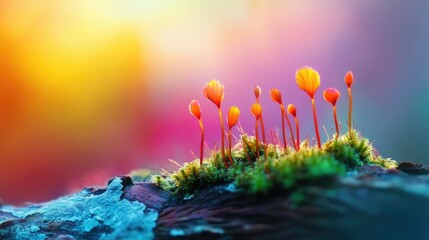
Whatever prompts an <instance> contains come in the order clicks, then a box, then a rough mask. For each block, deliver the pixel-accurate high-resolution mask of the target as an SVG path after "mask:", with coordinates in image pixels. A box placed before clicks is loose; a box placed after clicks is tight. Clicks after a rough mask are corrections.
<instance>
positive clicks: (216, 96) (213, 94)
mask: <svg viewBox="0 0 429 240" xmlns="http://www.w3.org/2000/svg"><path fill="white" fill-rule="evenodd" d="M203 92H204V96H205V97H206V98H207V99H208V100H210V101H212V102H213V103H214V104H216V106H217V107H218V108H220V104H221V103H222V100H223V96H224V86H223V85H222V84H221V83H220V82H219V81H216V80H211V81H210V82H207V83H206V86H205V87H204V90H203Z"/></svg>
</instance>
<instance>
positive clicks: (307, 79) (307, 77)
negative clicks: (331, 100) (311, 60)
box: [295, 67, 320, 98]
mask: <svg viewBox="0 0 429 240" xmlns="http://www.w3.org/2000/svg"><path fill="white" fill-rule="evenodd" d="M295 77H296V84H298V87H299V88H300V89H301V90H304V91H305V92H307V94H308V95H309V96H310V97H311V98H313V97H314V94H315V93H316V91H317V89H318V88H319V86H320V75H319V73H318V72H317V71H316V70H314V69H312V68H310V67H303V68H300V69H298V71H296V74H295Z"/></svg>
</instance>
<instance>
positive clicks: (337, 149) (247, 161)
mask: <svg viewBox="0 0 429 240" xmlns="http://www.w3.org/2000/svg"><path fill="white" fill-rule="evenodd" d="M255 143H256V140H255V138H254V137H249V136H247V135H242V136H241V141H239V143H238V144H237V145H235V146H234V148H233V150H232V154H231V155H232V159H233V163H234V164H233V165H232V166H229V167H228V168H226V167H225V165H224V164H223V162H222V158H221V154H220V152H218V151H213V152H212V154H211V156H210V157H209V158H207V159H205V160H204V163H203V164H202V165H200V164H199V161H198V160H195V161H192V162H189V163H185V164H184V165H183V167H181V168H180V169H179V170H177V171H176V172H175V173H173V174H170V175H169V176H160V175H155V176H153V177H152V182H154V183H155V184H157V185H158V186H160V187H162V188H164V189H165V190H168V191H172V192H175V193H179V194H195V193H197V192H199V191H201V190H202V189H205V188H208V187H210V186H214V185H219V184H225V183H234V184H235V186H236V187H237V188H239V189H242V190H244V191H245V192H247V193H249V194H266V193H268V192H269V191H271V190H275V189H283V190H292V191H293V190H294V189H296V188H297V186H301V185H306V184H312V183H313V184H314V183H317V182H318V180H320V179H335V178H336V177H340V176H344V175H345V174H346V173H347V171H351V170H354V169H356V168H359V167H362V166H364V165H378V166H382V167H385V168H395V167H396V166H397V163H396V162H395V161H393V160H391V159H385V158H382V157H380V156H376V155H375V154H374V151H373V147H372V145H371V143H370V142H369V140H368V139H366V138H363V137H362V136H360V135H359V133H358V132H357V131H355V130H353V131H352V132H351V133H347V134H344V135H342V136H340V137H338V138H337V139H332V140H329V141H327V142H326V143H324V144H323V146H322V148H320V149H319V148H316V147H309V146H308V145H309V144H308V143H307V142H303V143H302V144H301V149H300V150H299V151H295V150H294V149H291V148H287V149H283V148H282V147H281V146H278V145H273V144H268V145H267V146H265V145H264V144H262V143H260V144H259V149H256V144H255ZM258 156H259V157H258Z"/></svg>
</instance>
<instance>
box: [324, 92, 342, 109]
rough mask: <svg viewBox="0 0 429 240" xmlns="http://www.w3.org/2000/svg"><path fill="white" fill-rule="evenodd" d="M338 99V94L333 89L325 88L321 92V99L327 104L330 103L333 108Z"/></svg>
mask: <svg viewBox="0 0 429 240" xmlns="http://www.w3.org/2000/svg"><path fill="white" fill-rule="evenodd" d="M339 97H340V92H339V91H338V90H337V89H335V88H327V89H325V91H323V98H324V99H325V100H326V101H327V102H329V103H331V104H332V106H335V104H336V103H337V100H338V98H339Z"/></svg>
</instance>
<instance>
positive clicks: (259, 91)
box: [253, 85, 262, 98]
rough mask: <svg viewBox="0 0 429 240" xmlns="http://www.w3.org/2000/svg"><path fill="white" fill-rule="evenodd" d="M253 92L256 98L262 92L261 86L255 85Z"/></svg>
mask: <svg viewBox="0 0 429 240" xmlns="http://www.w3.org/2000/svg"><path fill="white" fill-rule="evenodd" d="M253 92H254V93H255V97H256V98H258V97H259V96H260V95H261V92H262V90H261V87H259V86H257V85H256V86H255V88H253Z"/></svg>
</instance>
